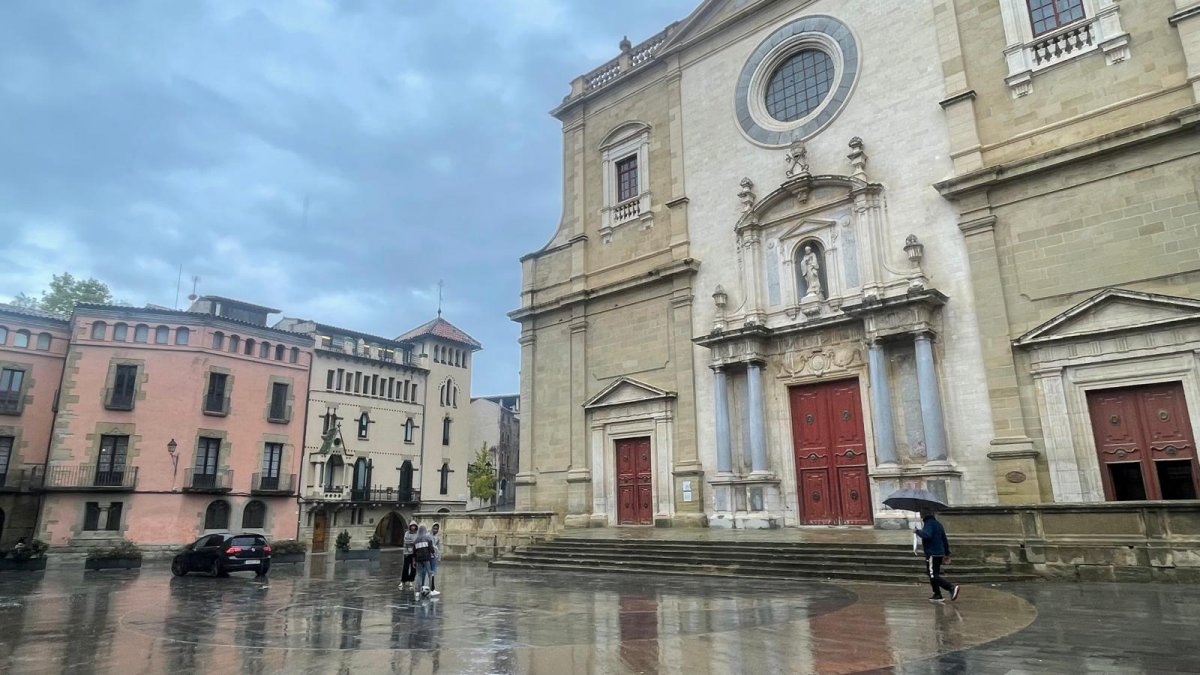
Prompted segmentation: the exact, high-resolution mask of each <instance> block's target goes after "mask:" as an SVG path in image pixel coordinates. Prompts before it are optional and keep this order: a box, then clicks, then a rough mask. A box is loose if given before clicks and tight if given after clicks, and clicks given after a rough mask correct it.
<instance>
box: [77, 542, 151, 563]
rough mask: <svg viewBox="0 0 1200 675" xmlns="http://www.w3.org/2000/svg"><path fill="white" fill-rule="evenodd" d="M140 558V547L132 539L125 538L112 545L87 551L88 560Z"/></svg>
mask: <svg viewBox="0 0 1200 675" xmlns="http://www.w3.org/2000/svg"><path fill="white" fill-rule="evenodd" d="M126 558H128V559H132V560H141V559H142V549H141V548H140V547H139V546H138V545H137V544H135V543H133V542H132V541H129V540H128V539H125V540H123V541H121V543H119V544H116V545H114V546H107V547H102V548H94V549H92V550H90V551H88V554H87V559H88V560H119V559H126Z"/></svg>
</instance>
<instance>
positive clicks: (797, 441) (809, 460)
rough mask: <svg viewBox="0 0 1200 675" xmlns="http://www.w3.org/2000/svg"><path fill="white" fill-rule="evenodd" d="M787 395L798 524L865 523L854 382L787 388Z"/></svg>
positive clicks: (862, 447)
mask: <svg viewBox="0 0 1200 675" xmlns="http://www.w3.org/2000/svg"><path fill="white" fill-rule="evenodd" d="M790 397H791V408H792V444H793V449H794V451H795V456H796V483H797V487H798V488H799V493H800V494H799V502H800V518H801V522H803V523H804V524H805V525H836V524H843V525H870V524H871V518H872V514H871V499H870V490H869V489H868V484H867V453H866V441H865V433H864V431H863V420H862V403H861V400H860V397H859V393H858V381H857V380H839V381H837V382H828V383H822V384H815V385H809V386H805V387H793V388H792V389H791V392H790Z"/></svg>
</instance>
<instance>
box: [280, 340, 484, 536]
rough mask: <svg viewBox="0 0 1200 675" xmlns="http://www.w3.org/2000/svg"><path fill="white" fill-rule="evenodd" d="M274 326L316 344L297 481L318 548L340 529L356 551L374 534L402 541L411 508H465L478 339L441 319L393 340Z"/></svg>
mask: <svg viewBox="0 0 1200 675" xmlns="http://www.w3.org/2000/svg"><path fill="white" fill-rule="evenodd" d="M276 327H277V328H283V329H285V330H289V331H292V332H297V333H303V334H305V335H309V336H311V337H312V338H313V340H314V341H315V345H316V349H315V351H314V359H313V366H312V371H311V374H310V378H311V381H310V388H309V392H310V393H309V400H308V418H307V427H306V435H305V458H306V459H305V463H304V466H303V476H304V478H303V485H302V486H301V488H300V501H301V522H300V536H301V538H302V539H304V540H305V541H308V542H310V545H311V547H312V550H314V551H326V550H330V549H332V548H333V545H334V543H335V539H336V537H337V534H338V533H340V532H342V531H343V530H345V531H347V532H348V533H349V534H350V536H351V546H352V547H354V548H362V547H365V546H366V545H367V542H368V540H369V539H370V538H371V536H372V535H376V536H378V537H379V538H380V540H381V541H382V543H383V544H385V545H398V544H400V543H401V540H402V538H403V536H404V530H405V527H406V526H407V524H408V523H409V522H410V521H411V520H412V518H413V514H414V513H417V512H418V511H431V512H433V511H459V510H462V509H463V508H464V507H465V505H466V501H467V497H466V492H467V490H466V473H467V471H466V468H467V463H468V462H469V459H470V458H469V453H468V450H469V448H468V446H469V442H470V440H469V433H470V432H469V429H470V427H469V415H468V410H467V408H468V401H469V400H470V398H469V397H470V386H471V384H470V383H471V370H470V369H471V363H470V362H471V358H470V357H471V353H472V352H473V351H474V350H475V349H478V348H479V345H478V343H477V342H475V341H474V340H472V339H471V338H470V337H469V336H466V334H465V333H462V331H459V330H458V329H457V328H454V326H452V325H451V324H450V323H449V322H447V321H445V320H444V319H442V318H440V317H439V318H438V319H436V320H434V321H431V322H429V323H427V324H425V325H423V326H421V327H419V328H417V329H414V330H412V331H409V332H408V333H405V334H404V335H402V336H400V337H398V338H395V339H389V338H383V337H379V336H376V335H370V334H367V333H361V332H358V331H353V330H348V329H345V328H338V327H336V326H330V325H327V324H322V323H317V322H315V321H308V320H302V319H292V318H288V319H283V320H282V321H280V322H279V323H278V324H277V325H276ZM460 406H461V407H460ZM456 420H457V422H458V424H459V426H457V427H456V426H455V421H456Z"/></svg>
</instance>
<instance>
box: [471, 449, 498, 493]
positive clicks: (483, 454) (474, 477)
mask: <svg viewBox="0 0 1200 675" xmlns="http://www.w3.org/2000/svg"><path fill="white" fill-rule="evenodd" d="M467 485H468V486H469V487H470V489H471V496H472V497H474V498H475V499H478V500H481V501H485V502H486V501H490V500H492V499H494V498H495V497H496V474H494V473H493V472H492V463H491V459H490V458H489V457H488V450H487V443H484V444H483V446H482V447H480V448H479V452H478V453H476V454H475V461H474V462H473V463H472V464H471V466H469V467H467Z"/></svg>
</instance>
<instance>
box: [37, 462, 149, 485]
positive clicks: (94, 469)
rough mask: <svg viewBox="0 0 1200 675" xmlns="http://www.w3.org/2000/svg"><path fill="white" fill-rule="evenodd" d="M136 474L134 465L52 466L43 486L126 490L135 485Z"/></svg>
mask: <svg viewBox="0 0 1200 675" xmlns="http://www.w3.org/2000/svg"><path fill="white" fill-rule="evenodd" d="M137 475H138V468H137V467H136V466H114V467H110V468H102V467H98V466H96V465H95V464H83V465H79V466H52V467H50V468H49V469H48V470H47V471H46V481H45V487H46V489H47V490H77V491H81V492H127V491H130V490H133V489H134V488H136V487H137Z"/></svg>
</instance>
